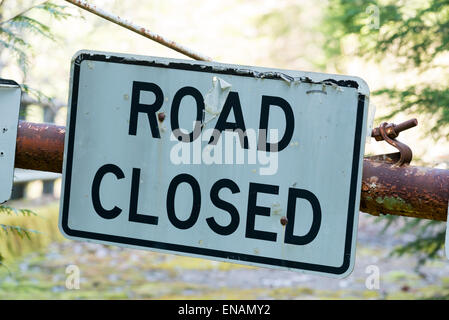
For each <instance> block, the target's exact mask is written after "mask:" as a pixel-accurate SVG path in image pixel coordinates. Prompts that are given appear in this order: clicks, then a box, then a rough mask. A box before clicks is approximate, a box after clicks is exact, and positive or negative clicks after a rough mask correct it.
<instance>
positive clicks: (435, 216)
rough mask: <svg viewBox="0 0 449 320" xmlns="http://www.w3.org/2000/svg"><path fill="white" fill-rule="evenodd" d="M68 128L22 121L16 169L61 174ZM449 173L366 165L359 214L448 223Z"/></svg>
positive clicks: (367, 161)
mask: <svg viewBox="0 0 449 320" xmlns="http://www.w3.org/2000/svg"><path fill="white" fill-rule="evenodd" d="M64 136H65V127H62V126H56V125H54V124H37V123H31V122H26V121H20V122H19V127H18V131H17V147H16V160H15V161H16V162H15V166H16V168H23V169H33V170H41V171H51V172H59V173H61V172H62V161H63V154H64ZM448 201H449V170H442V169H433V168H426V167H415V166H402V167H397V166H394V165H392V164H390V163H388V162H385V161H379V160H371V159H367V158H365V159H364V161H363V178H362V193H361V201H360V210H361V211H363V212H366V213H369V214H372V215H379V214H392V215H400V216H408V217H415V218H421V219H430V220H440V221H446V219H447V207H448Z"/></svg>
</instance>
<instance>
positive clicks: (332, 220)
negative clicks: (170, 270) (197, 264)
mask: <svg viewBox="0 0 449 320" xmlns="http://www.w3.org/2000/svg"><path fill="white" fill-rule="evenodd" d="M70 89H71V94H70V100H69V106H70V108H69V114H68V121H67V134H66V143H65V146H66V147H65V154H64V170H63V190H62V196H61V214H60V228H61V231H62V232H63V233H64V234H65V235H66V236H67V237H69V238H71V239H80V240H89V241H95V242H99V243H106V244H116V245H123V246H127V247H132V248H143V249H150V250H155V251H161V252H170V253H176V254H185V255H191V256H196V257H203V258H210V259H216V260H221V261H230V262H237V263H244V264H250V265H258V266H265V267H277V268H284V269H291V270H299V271H303V272H312V273H318V274H326V275H330V276H334V277H343V276H346V275H348V274H349V273H350V272H351V270H352V266H353V261H354V249H355V238H356V230H357V221H358V220H357V215H358V209H359V201H360V188H361V176H362V159H363V152H364V141H365V132H366V130H365V129H366V117H367V109H368V108H367V105H368V101H367V100H368V99H367V98H368V94H369V91H368V87H367V86H366V84H365V82H364V81H363V80H361V79H359V78H356V77H347V76H336V75H329V74H320V73H307V72H299V71H289V70H278V69H276V70H273V69H265V68H259V67H248V66H237V65H228V64H219V63H208V62H197V61H188V60H175V59H164V58H155V57H142V56H130V55H122V54H111V53H101V52H87V51H83V52H80V53H78V54H77V55H76V56H75V57H74V59H73V61H72V74H71V83H70Z"/></svg>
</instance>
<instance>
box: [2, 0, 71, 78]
mask: <svg viewBox="0 0 449 320" xmlns="http://www.w3.org/2000/svg"><path fill="white" fill-rule="evenodd" d="M3 4H4V2H2V3H1V4H0V7H1V6H2V5H3ZM31 11H42V12H45V13H46V14H48V15H50V16H51V17H52V18H54V19H66V18H68V17H70V16H72V15H71V14H69V13H67V12H65V6H61V5H56V4H53V3H51V2H49V1H46V2H44V3H42V4H40V5H37V6H34V7H31V8H27V9H26V10H24V11H23V12H21V13H19V14H18V15H16V16H14V17H12V18H10V19H8V20H5V21H2V22H0V47H2V48H4V49H7V50H9V51H10V52H11V53H12V54H13V55H14V56H15V58H16V61H17V64H18V65H19V66H20V68H21V69H22V72H23V73H24V74H26V72H27V69H28V67H29V56H30V53H31V51H32V48H31V45H30V44H29V43H28V41H27V40H26V37H25V35H29V34H32V35H38V36H42V37H44V38H47V39H50V40H52V41H55V40H56V39H55V37H54V35H53V33H52V32H51V30H50V27H49V26H48V25H46V24H44V23H42V22H40V21H38V20H36V19H34V18H32V17H30V16H29V13H30V12H31Z"/></svg>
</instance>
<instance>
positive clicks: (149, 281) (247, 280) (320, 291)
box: [0, 213, 449, 299]
mask: <svg viewBox="0 0 449 320" xmlns="http://www.w3.org/2000/svg"><path fill="white" fill-rule="evenodd" d="M382 226H383V225H382V224H381V223H376V222H375V218H374V217H371V216H369V215H367V214H363V213H362V214H361V215H360V219H359V229H358V241H357V250H356V263H355V267H354V271H353V273H352V274H351V275H350V276H349V277H347V278H345V279H329V278H325V277H319V276H314V275H305V274H301V273H298V272H293V271H279V270H272V269H268V268H256V267H248V266H242V265H237V264H231V263H222V262H215V261H211V260H204V259H197V258H189V257H182V256H178V255H171V254H160V253H153V252H148V251H139V250H132V249H125V248H120V247H114V246H104V245H98V244H92V243H87V242H78V241H70V240H66V241H60V242H54V243H51V244H50V245H49V246H48V247H47V248H45V249H44V250H42V251H41V252H33V253H31V254H27V255H26V256H24V257H23V258H20V259H19V260H18V261H17V262H15V263H14V264H12V265H9V266H8V270H6V268H1V270H0V299H421V298H445V297H446V296H448V295H449V263H448V260H447V259H446V258H445V257H444V255H442V256H441V259H438V260H437V261H433V262H430V263H427V264H426V265H425V266H424V267H422V268H421V272H420V273H419V274H418V273H416V272H415V270H414V269H415V266H416V262H417V259H416V258H414V257H410V256H408V257H401V258H398V257H390V256H389V254H390V252H391V249H392V248H393V246H395V245H400V244H401V243H405V242H406V241H408V240H410V238H412V237H413V235H407V234H405V235H402V236H401V237H398V236H395V235H394V230H393V229H394V228H393V229H391V230H390V229H389V230H388V232H387V233H385V234H381V233H380V230H381V229H382ZM69 265H76V267H77V268H78V270H79V274H80V284H79V289H70V288H67V286H66V281H67V277H68V276H69V275H70V270H69V269H67V267H68V266H69ZM373 266H374V268H376V270H378V271H379V286H378V288H377V287H367V285H366V282H367V279H368V277H369V276H370V275H371V274H372V270H373V269H372V268H373Z"/></svg>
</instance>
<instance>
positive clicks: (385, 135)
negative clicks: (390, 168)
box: [369, 119, 418, 167]
mask: <svg viewBox="0 0 449 320" xmlns="http://www.w3.org/2000/svg"><path fill="white" fill-rule="evenodd" d="M417 125H418V120H416V119H411V120H408V121H405V122H402V123H400V124H398V125H396V124H393V123H386V122H383V123H382V124H381V125H380V126H379V127H378V128H375V129H373V131H372V133H371V136H372V137H373V138H375V139H376V141H382V140H384V141H386V142H387V143H388V144H390V145H392V146H393V147H395V148H396V149H398V150H399V152H398V153H389V154H383V155H376V156H373V157H369V158H370V159H372V160H381V161H387V162H394V165H396V166H398V167H400V166H403V165H409V164H410V162H411V161H412V158H413V152H412V150H411V149H410V147H409V146H407V145H406V144H405V143H402V142H400V141H398V140H396V138H397V137H398V136H399V133H400V132H402V131H404V130H407V129H410V128H413V127H416V126H417Z"/></svg>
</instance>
